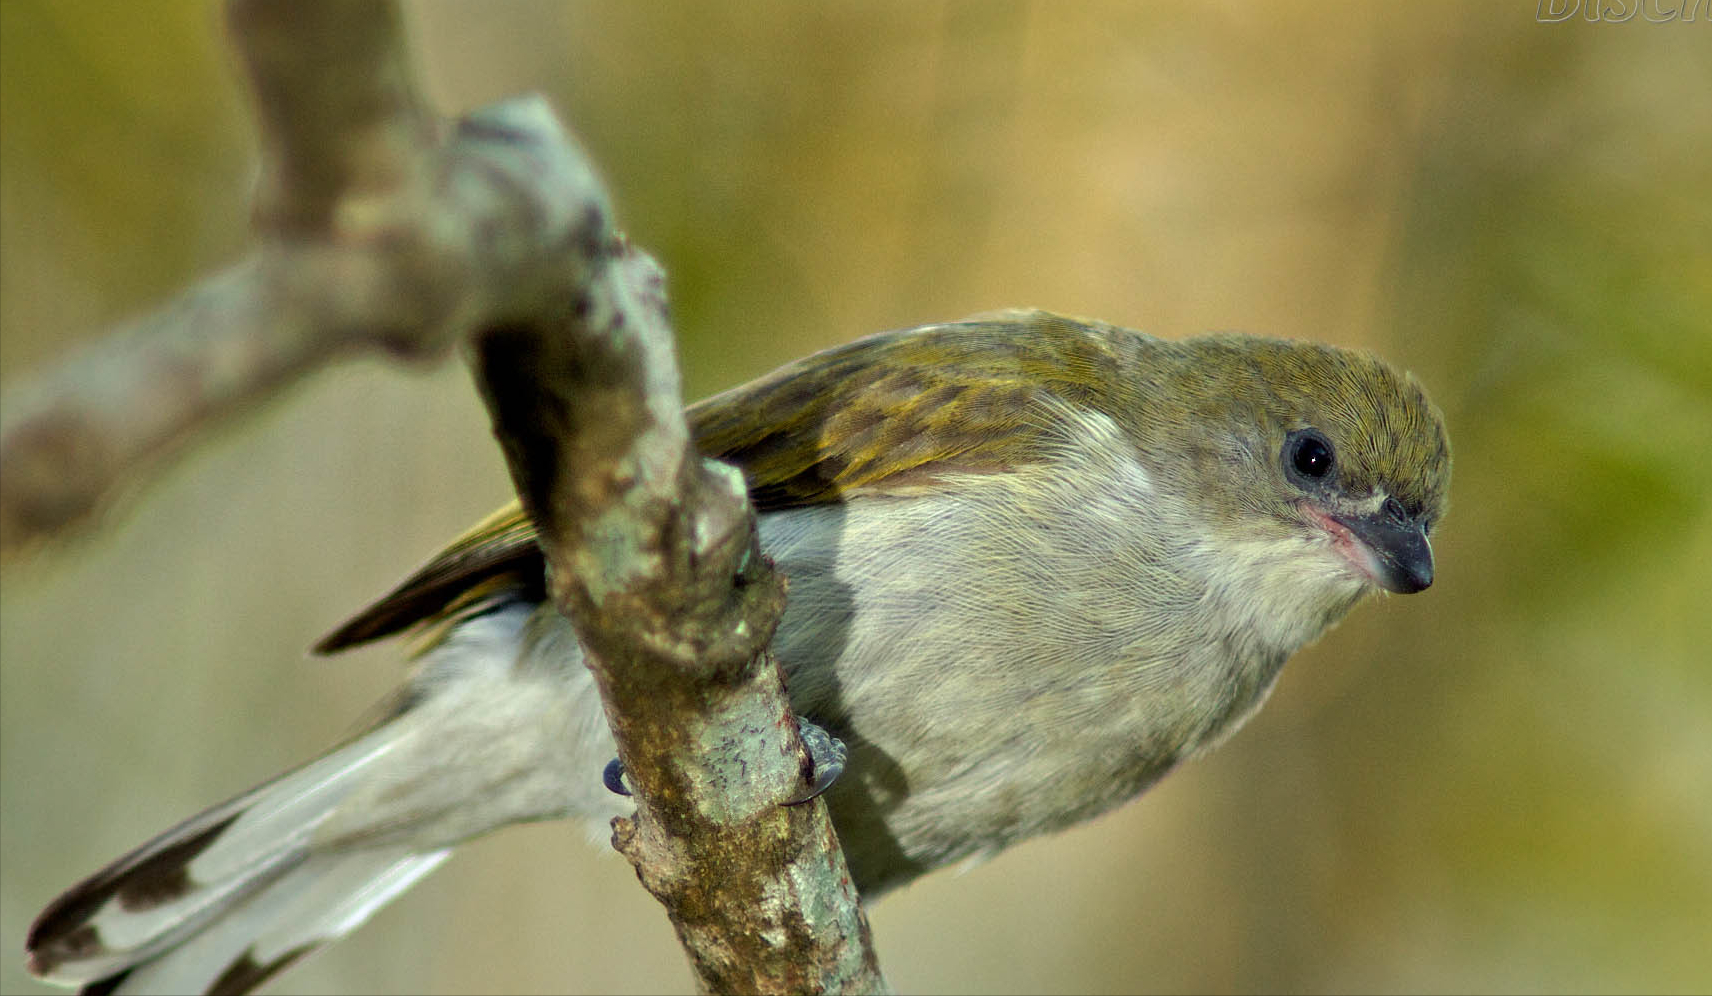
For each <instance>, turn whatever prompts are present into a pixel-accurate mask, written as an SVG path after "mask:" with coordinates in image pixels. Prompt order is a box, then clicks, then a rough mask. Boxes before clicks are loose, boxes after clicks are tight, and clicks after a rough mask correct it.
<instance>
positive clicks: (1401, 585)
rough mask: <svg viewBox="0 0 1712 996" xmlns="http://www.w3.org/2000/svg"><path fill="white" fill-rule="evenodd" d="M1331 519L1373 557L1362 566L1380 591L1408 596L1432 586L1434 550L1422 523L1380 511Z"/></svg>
mask: <svg viewBox="0 0 1712 996" xmlns="http://www.w3.org/2000/svg"><path fill="white" fill-rule="evenodd" d="M1332 518H1333V519H1334V521H1336V522H1337V524H1338V525H1340V526H1343V527H1344V528H1345V529H1348V530H1349V531H1350V532H1351V533H1353V534H1354V535H1355V538H1356V539H1358V540H1360V541H1361V544H1362V545H1363V546H1365V547H1366V548H1367V552H1368V553H1369V554H1371V555H1372V556H1371V558H1370V559H1369V562H1368V563H1367V564H1365V565H1364V566H1365V567H1367V568H1368V571H1369V573H1370V574H1371V575H1372V577H1373V580H1374V581H1375V582H1377V583H1378V584H1379V586H1380V587H1381V588H1384V589H1385V590H1386V591H1394V592H1397V593H1398V594H1402V595H1411V594H1414V593H1415V592H1417V591H1424V590H1426V588H1427V587H1428V586H1429V585H1431V584H1432V583H1433V547H1432V544H1430V543H1428V542H1427V531H1426V529H1425V528H1424V527H1423V526H1422V525H1421V523H1419V522H1415V521H1412V520H1409V519H1397V518H1393V517H1392V516H1390V515H1387V514H1386V513H1385V510H1384V509H1383V508H1381V509H1378V510H1376V511H1374V512H1372V513H1370V514H1367V515H1339V516H1333V517H1332Z"/></svg>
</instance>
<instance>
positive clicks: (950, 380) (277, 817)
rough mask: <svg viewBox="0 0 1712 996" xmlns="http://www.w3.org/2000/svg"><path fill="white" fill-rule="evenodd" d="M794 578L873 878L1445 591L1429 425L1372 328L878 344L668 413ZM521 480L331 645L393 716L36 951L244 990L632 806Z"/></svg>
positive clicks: (877, 884) (1232, 723)
mask: <svg viewBox="0 0 1712 996" xmlns="http://www.w3.org/2000/svg"><path fill="white" fill-rule="evenodd" d="M689 418H690V422H691V426H692V429H693V431H694V433H695V437H696V439H697V442H698V444H699V445H700V447H701V449H702V451H703V452H704V453H705V454H706V455H707V456H709V457H712V458H715V459H719V460H725V461H728V462H730V463H732V464H735V465H736V466H737V467H738V468H740V469H741V470H742V471H743V472H744V474H745V475H746V476H747V479H748V482H749V493H750V497H751V499H752V501H753V503H754V506H755V509H756V511H757V513H758V516H759V523H760V535H761V543H762V548H763V550H765V551H766V553H767V554H768V555H769V556H770V557H772V558H773V560H774V561H775V563H776V564H777V566H778V568H779V569H780V570H781V571H782V572H783V573H784V574H785V575H786V576H787V577H788V578H789V579H790V589H789V598H788V603H787V606H786V608H785V612H784V617H783V619H782V621H781V623H780V625H779V628H778V632H777V635H776V636H775V638H774V643H773V646H774V650H775V652H776V654H777V656H778V659H779V660H780V662H781V663H782V665H783V667H784V669H785V673H786V680H787V685H788V689H789V693H790V699H791V703H792V705H793V706H794V707H795V709H796V711H797V713H798V714H799V715H800V716H802V717H804V718H805V719H806V720H809V721H812V722H813V723H815V724H818V725H819V726H821V727H823V728H825V729H826V730H828V731H830V732H832V733H833V734H834V735H836V736H837V737H838V738H840V739H841V740H842V741H843V742H844V743H845V744H846V745H848V749H849V760H848V766H847V768H846V770H845V772H844V774H843V776H842V777H841V778H840V779H839V780H838V781H837V782H835V783H834V784H833V785H832V786H831V788H830V790H829V791H827V792H826V795H825V798H826V800H827V803H828V805H829V806H830V809H831V813H832V818H833V822H834V824H835V826H836V827H837V830H838V836H839V840H840V842H841V843H842V845H843V848H844V851H845V854H846V856H847V857H848V859H849V864H850V870H851V873H852V875H853V876H854V877H855V881H856V883H857V885H858V887H859V888H860V889H861V891H862V893H863V895H864V897H865V898H868V899H872V898H874V897H876V896H878V895H880V894H881V893H884V892H886V891H887V890H889V889H893V888H896V887H897V886H899V885H901V884H903V883H905V882H908V881H909V880H911V879H913V878H915V877H916V876H918V875H921V874H922V873H923V872H926V871H929V870H931V869H933V868H937V867H939V866H941V865H944V864H946V863H948V862H953V861H958V860H960V859H963V858H969V857H977V856H981V855H986V854H991V853H993V852H996V851H998V850H1000V849H1002V848H1004V847H1006V846H1008V845H1010V844H1013V843H1016V842H1017V841H1020V840H1023V839H1024V838H1027V837H1030V836H1033V835H1035V834H1039V833H1044V832H1047V831H1052V830H1057V829H1060V828H1062V827H1066V826H1069V825H1071V824H1073V823H1076V822H1078V821H1081V820H1086V819H1088V818H1090V817H1092V816H1094V815H1096V814H1098V813H1101V812H1104V811H1106V810H1108V809H1110V808H1111V807H1113V806H1115V805H1117V804H1119V803H1121V802H1123V801H1125V800H1127V799H1130V798H1132V797H1134V796H1136V795H1137V794H1139V793H1141V792H1142V791H1143V790H1144V789H1146V788H1147V787H1148V786H1150V785H1152V784H1153V783H1154V782H1155V781H1157V780H1158V779H1159V778H1160V777H1161V776H1162V775H1164V774H1165V773H1166V772H1167V771H1169V770H1171V769H1172V768H1173V767H1174V766H1176V765H1177V763H1178V762H1180V761H1182V760H1184V759H1186V758H1189V757H1192V756H1194V755H1196V754H1197V753H1200V752H1202V751H1204V750H1206V749H1207V748H1209V747H1211V746H1212V745H1213V744H1215V743H1217V742H1219V741H1220V740H1221V739H1223V738H1224V737H1225V736H1228V735H1229V734H1230V733H1231V732H1232V731H1234V730H1235V729H1236V728H1237V727H1238V726H1239V725H1241V723H1242V722H1243V721H1244V720H1245V719H1246V718H1247V717H1248V716H1250V715H1251V714H1253V712H1254V711H1255V709H1257V708H1258V707H1259V706H1260V704H1261V701H1262V700H1263V699H1264V698H1265V697H1266V695H1267V692H1268V691H1269V690H1270V689H1271V687H1272V685H1273V683H1274V681H1275V680H1276V679H1277V677H1278V672H1279V669H1280V668H1281V667H1282V666H1283V664H1284V661H1285V659H1286V658H1288V657H1289V656H1290V655H1291V654H1292V653H1294V652H1295V651H1296V649H1297V648H1299V647H1301V646H1302V645H1303V644H1305V643H1307V642H1308V641H1310V640H1313V639H1315V638H1316V637H1318V636H1319V635H1320V634H1322V633H1324V632H1325V631H1326V629H1327V628H1328V627H1329V626H1331V625H1332V624H1333V623H1335V622H1337V621H1338V620H1339V619H1340V618H1341V617H1342V616H1343V615H1344V614H1345V613H1346V612H1348V611H1349V610H1350V608H1351V607H1352V606H1354V605H1355V604H1356V602H1358V601H1359V600H1360V599H1361V598H1362V597H1363V596H1364V595H1366V594H1368V593H1369V592H1372V591H1375V590H1377V589H1384V590H1387V591H1393V592H1405V593H1407V592H1417V591H1420V590H1422V589H1424V588H1426V587H1427V586H1428V585H1430V584H1431V583H1432V580H1433V556H1432V550H1431V548H1430V546H1429V544H1428V536H1429V535H1430V534H1431V532H1432V530H1433V527H1434V526H1435V525H1436V524H1437V523H1438V521H1439V519H1440V517H1441V516H1442V515H1443V513H1444V509H1445V500H1446V491H1447V489H1448V487H1449V483H1450V465H1451V460H1450V446H1449V442H1448V439H1447V437H1446V434H1445V427H1444V422H1443V419H1442V418H1441V416H1440V414H1439V412H1438V411H1437V410H1436V409H1435V408H1434V407H1433V405H1432V403H1431V402H1430V401H1428V399H1427V396H1426V394H1425V393H1424V392H1423V391H1422V389H1421V387H1420V385H1419V384H1418V383H1416V381H1415V380H1414V379H1413V378H1412V377H1410V376H1408V375H1405V374H1402V373H1399V372H1398V371H1396V370H1394V369H1393V368H1391V367H1389V366H1387V365H1386V364H1385V363H1383V362H1381V361H1379V360H1378V359H1375V358H1374V357H1372V356H1369V355H1367V354H1365V353H1359V352H1352V351H1349V350H1344V349H1338V348H1334V347H1330V346H1324V345H1318V344H1313V343H1306V342H1292V341H1284V340H1279V339H1270V338H1263V337H1258V336H1247V335H1236V334H1219V335H1209V336H1203V337H1199V338H1192V339H1186V340H1181V341H1166V340H1161V339H1155V338H1152V337H1149V336H1146V335H1143V334H1141V333H1138V332H1133V331H1129V330H1127V329H1122V328H1117V327H1114V326H1110V325H1105V324H1100V323H1096V322H1087V321H1080V320H1073V319H1069V318H1064V317H1060V316H1057V315H1052V314H1047V313H1043V312H1005V313H999V314H995V315H990V316H982V317H977V318H974V319H970V320H967V321H963V322H957V323H952V324H945V325H930V326H926V327H924V328H917V329H909V330H906V331H898V332H887V333H881V334H879V335H875V336H870V337H868V338H865V339H861V340H858V341H856V342H852V343H849V344H847V345H844V346H840V347H836V348H833V349H829V350H826V351H824V352H821V353H817V354H815V355H813V356H810V357H808V358H806V359H803V360H800V361H798V362H795V363H792V364H790V365H788V366H786V367H784V368H782V369H780V370H778V371H776V372H774V373H772V374H770V375H768V376H766V377H763V378H761V379H759V380H756V381H754V382H752V383H749V384H746V385H744V386H741V387H738V388H735V389H733V390H730V391H727V392H725V393H723V394H720V395H718V396H716V397H713V398H710V399H708V400H706V401H703V402H701V403H700V404H697V405H695V406H694V407H692V408H691V409H690V410H689ZM543 571H544V565H543V559H542V555H541V552H540V550H539V548H538V547H537V546H536V544H535V537H534V532H533V529H532V527H531V526H530V524H529V521H528V520H527V519H526V518H525V517H524V516H523V514H522V513H521V512H520V511H519V510H518V509H517V507H515V506H513V507H511V508H508V509H505V510H502V511H501V512H499V513H498V514H496V515H495V516H493V517H492V518H490V519H488V520H487V521H485V522H483V523H482V524H480V525H478V526H477V527H476V528H475V529H474V530H473V531H472V532H470V533H469V534H468V535H466V536H464V537H463V538H462V539H459V540H458V541H456V542H455V543H453V544H452V546H451V547H449V548H448V549H447V550H446V551H445V552H444V553H442V554H440V555H439V556H438V557H436V558H435V559H434V560H432V561H431V562H429V563H428V564H427V565H426V566H425V567H423V568H422V569H421V570H420V571H418V572H417V573H416V574H415V575H413V576H411V577H410V578H409V579H407V580H406V581H405V582H404V583H403V584H402V585H400V586H399V587H398V588H397V589H396V590H394V591H393V592H392V593H391V594H389V595H387V596H386V597H385V598H383V599H382V600H381V601H380V602H378V603H377V604H375V605H374V606H373V607H371V608H369V609H368V610H367V611H365V612H363V613H362V614H361V615H359V616H357V617H356V618H355V619H353V620H352V621H350V622H349V623H347V624H346V625H345V626H344V627H342V628H341V629H339V630H338V631H337V632H335V633H333V634H332V635H331V636H329V637H327V638H326V639H325V640H324V641H323V642H322V643H321V644H320V645H319V647H318V649H319V650H321V651H323V652H332V651H337V650H340V649H343V648H345V647H349V646H351V645H353V644H358V643H363V642H366V641H369V640H374V639H378V638H380V637H384V636H388V635H392V634H395V633H401V632H404V631H406V630H416V631H418V633H419V636H420V640H419V645H420V648H421V649H420V650H419V651H418V653H417V660H418V666H417V668H416V670H415V672H414V674H413V676H412V677H411V679H410V681H409V682H408V683H407V684H406V686H405V687H404V688H403V689H402V690H401V691H400V693H399V694H398V695H397V697H396V700H395V701H394V702H393V703H392V704H391V707H390V708H388V709H386V710H385V714H384V718H382V719H381V720H380V721H379V722H378V723H376V724H375V725H374V726H373V727H372V728H370V729H369V730H368V731H367V732H366V733H363V734H362V735H360V736H358V737H356V738H355V739H353V740H350V741H348V742H346V743H343V744H341V745H339V746H337V747H335V748H334V749H333V750H331V751H330V752H329V753H327V754H325V755H323V756H322V757H320V758H319V759H317V760H314V761H311V762H309V763H308V764H306V765H304V766H303V767H300V768H297V769H296V770H294V771H291V772H288V773H286V774H284V775H281V776H279V777H278V778H276V779H274V780H273V781H270V782H268V783H266V784H264V785H262V786H260V787H259V788H256V789H253V790H251V791H249V792H247V793H245V794H243V795H240V796H238V797H237V798H235V799H232V800H231V801H229V802H226V803H223V804H221V805H219V806H216V807H214V808H213V809H210V810H208V811H207V812H205V813H203V814H202V815H200V816H196V817H193V818H191V819H190V820H189V821H187V822H185V823H183V824H181V825H180V826H178V827H176V828H174V829H172V830H169V831H167V832H166V833H165V834H162V835H161V836H159V837H156V838H155V839H154V840H152V841H150V842H149V843H147V844H144V845H143V846H142V847H140V848H138V849H137V850H135V851H133V852H131V853H130V854H128V855H126V856H125V857H123V858H120V859H119V860H118V861H116V862H114V863H113V864H112V865H110V866H108V867H107V868H105V869H103V870H101V871H99V872H97V873H95V875H93V876H92V877H90V878H88V879H86V880H85V881H83V882H82V883H80V884H78V885H77V886H75V887H73V888H72V889H71V890H70V891H69V892H67V893H65V895H63V896H61V897H60V898H59V899H57V900H56V901H54V903H53V904H52V905H50V906H49V907H48V908H47V909H46V910H45V911H44V912H43V913H42V914H41V916H40V917H39V918H38V919H37V920H36V922H35V924H34V926H33V927H32V929H31V931H30V934H29V940H28V947H29V958H30V968H31V970H32V971H33V972H35V973H36V974H37V975H39V976H41V977H42V978H44V979H47V980H49V981H52V982H58V983H66V984H74V985H84V986H87V987H89V988H91V989H93V990H96V991H101V992H113V991H118V992H242V991H246V990H248V989H250V988H252V987H254V986H256V985H258V984H260V983H261V982H262V981H264V980H266V979H267V978H268V977H269V976H271V975H273V974H274V973H275V972H278V971H279V970H281V969H282V968H284V967H285V966H287V965H289V964H290V963H291V962H293V961H294V960H296V959H297V958H299V957H300V956H302V955H303V954H305V953H307V952H309V951H311V950H313V949H315V948H316V947H318V946H319V945H321V944H324V943H326V942H328V941H332V940H334V939H336V938H338V937H340V936H341V935H343V934H345V933H347V932H348V931H350V930H352V929H354V928H355V927H356V926H358V925H359V924H360V923H362V921H363V920H364V919H366V918H367V917H368V916H369V915H370V914H371V913H373V912H374V911H375V910H376V909H377V908H379V907H380V906H381V905H382V904H384V903H386V902H387V901H388V900H390V899H391V898H392V897H394V896H396V895H397V894H398V893H399V892H401V891H403V890H404V889H405V888H407V887H409V886H410V885H411V883H413V882H415V881H416V880H417V879H419V878H421V877H422V876H423V875H425V874H427V873H428V872H429V871H432V870H433V869H434V868H435V867H436V866H437V865H439V864H440V863H441V862H442V861H444V860H445V859H446V857H447V856H448V855H449V854H450V853H451V849H452V848H453V847H454V846H455V845H457V844H458V843H460V842H462V841H465V840H468V839H469V838H471V837H474V836H476V835H478V834H483V833H486V832H488V831H490V830H494V829H497V828H499V827H502V826H505V825H507V824H511V823H518V822H522V821H527V820H546V819H558V818H562V817H585V818H592V819H596V820H601V821H606V820H609V819H610V818H611V817H613V816H615V815H619V814H621V813H623V812H626V811H627V810H628V809H629V806H628V804H627V803H626V800H624V799H623V798H622V797H621V796H619V795H615V794H613V793H612V792H610V791H608V789H607V788H606V787H605V786H604V785H603V779H602V772H603V769H605V767H606V765H607V762H608V761H609V760H610V759H611V758H613V757H614V755H615V753H616V750H615V747H614V745H613V741H612V738H611V735H610V734H609V732H608V730H607V727H606V723H605V719H604V717H603V715H602V711H601V704H600V702H599V700H598V697H597V695H596V692H595V688H594V683H593V679H592V678H591V676H590V674H589V672H588V669H587V668H585V667H584V666H583V655H582V651H581V649H580V647H579V645H578V641H577V636H576V634H575V633H574V632H573V631H572V629H571V626H570V624H569V623H568V622H567V621H566V620H565V619H564V618H563V617H561V616H560V615H559V614H558V613H557V612H556V611H555V610H554V609H553V608H552V606H551V605H550V604H547V603H546V602H545V584H544V578H543Z"/></svg>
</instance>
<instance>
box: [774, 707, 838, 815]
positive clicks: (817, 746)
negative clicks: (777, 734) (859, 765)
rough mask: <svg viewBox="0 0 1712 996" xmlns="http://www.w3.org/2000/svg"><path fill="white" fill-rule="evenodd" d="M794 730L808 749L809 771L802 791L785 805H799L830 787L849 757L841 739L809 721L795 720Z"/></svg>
mask: <svg viewBox="0 0 1712 996" xmlns="http://www.w3.org/2000/svg"><path fill="white" fill-rule="evenodd" d="M797 732H798V734H800V735H801V736H802V742H803V746H804V747H805V748H807V749H808V760H809V770H808V771H807V772H805V773H804V777H805V779H806V780H807V781H808V783H809V784H808V788H807V789H806V790H805V791H804V792H802V793H801V794H799V795H797V796H796V797H795V798H792V799H787V800H785V803H784V804H785V805H787V806H800V805H802V804H803V803H805V802H809V801H811V800H813V799H814V797H815V796H817V795H819V794H821V793H822V792H825V791H826V790H827V789H829V788H831V787H832V783H833V782H835V781H837V780H838V776H839V775H842V774H844V762H845V761H846V760H847V759H848V758H849V756H850V752H849V751H848V750H846V749H845V747H844V741H842V740H840V739H838V738H837V737H835V736H833V735H832V734H830V733H828V732H826V731H825V730H824V729H821V728H820V727H818V726H816V725H814V724H813V723H810V722H808V721H806V720H802V721H799V722H798V724H797Z"/></svg>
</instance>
